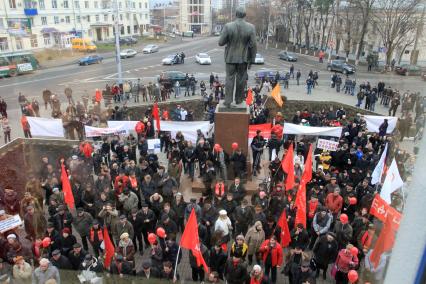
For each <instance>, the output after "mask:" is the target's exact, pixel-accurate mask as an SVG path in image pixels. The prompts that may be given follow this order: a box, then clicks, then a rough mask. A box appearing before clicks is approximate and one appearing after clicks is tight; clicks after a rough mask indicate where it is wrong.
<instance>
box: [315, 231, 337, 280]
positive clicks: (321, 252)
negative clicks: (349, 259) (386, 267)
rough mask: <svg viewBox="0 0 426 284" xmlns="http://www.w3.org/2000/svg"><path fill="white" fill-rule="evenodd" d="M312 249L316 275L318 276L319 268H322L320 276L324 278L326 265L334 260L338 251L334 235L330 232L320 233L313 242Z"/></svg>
mask: <svg viewBox="0 0 426 284" xmlns="http://www.w3.org/2000/svg"><path fill="white" fill-rule="evenodd" d="M312 251H313V253H314V259H315V263H316V265H317V271H316V276H317V277H318V276H319V273H320V270H321V269H322V270H323V273H322V277H323V279H326V277H327V268H328V265H329V264H330V263H333V262H334V261H335V260H336V257H337V253H338V245H337V241H336V235H335V234H334V233H332V232H328V233H327V234H325V235H322V236H321V237H320V238H319V239H318V241H317V242H316V243H315V245H314V248H313V250H312Z"/></svg>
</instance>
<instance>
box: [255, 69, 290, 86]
mask: <svg viewBox="0 0 426 284" xmlns="http://www.w3.org/2000/svg"><path fill="white" fill-rule="evenodd" d="M278 72H279V71H278ZM279 73H280V80H284V78H285V72H279ZM276 74H277V70H272V69H260V70H259V71H257V72H256V73H255V74H254V78H255V80H256V83H260V82H262V80H263V79H269V80H275V75H276Z"/></svg>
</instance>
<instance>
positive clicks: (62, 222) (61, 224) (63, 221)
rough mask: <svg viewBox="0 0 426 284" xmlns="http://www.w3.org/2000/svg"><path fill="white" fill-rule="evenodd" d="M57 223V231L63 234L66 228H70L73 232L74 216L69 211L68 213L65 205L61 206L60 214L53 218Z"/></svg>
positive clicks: (59, 208)
mask: <svg viewBox="0 0 426 284" xmlns="http://www.w3.org/2000/svg"><path fill="white" fill-rule="evenodd" d="M53 219H54V222H55V229H56V230H58V231H59V232H61V231H62V230H63V229H64V228H68V229H69V230H70V232H72V227H71V224H72V221H73V218H72V214H71V213H70V212H69V211H66V206H65V205H59V207H58V213H56V214H55V216H54V217H53Z"/></svg>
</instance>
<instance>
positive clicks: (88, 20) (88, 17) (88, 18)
mask: <svg viewBox="0 0 426 284" xmlns="http://www.w3.org/2000/svg"><path fill="white" fill-rule="evenodd" d="M87 22H88V23H90V16H89V15H87Z"/></svg>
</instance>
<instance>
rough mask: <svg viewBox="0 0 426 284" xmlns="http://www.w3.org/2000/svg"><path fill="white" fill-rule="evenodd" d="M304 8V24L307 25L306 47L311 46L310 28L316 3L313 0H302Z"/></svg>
mask: <svg viewBox="0 0 426 284" xmlns="http://www.w3.org/2000/svg"><path fill="white" fill-rule="evenodd" d="M302 7H303V8H302V9H303V25H304V26H305V44H306V48H309V45H310V39H309V28H310V26H311V20H312V17H313V15H314V5H313V1H312V0H304V1H303V2H302Z"/></svg>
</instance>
